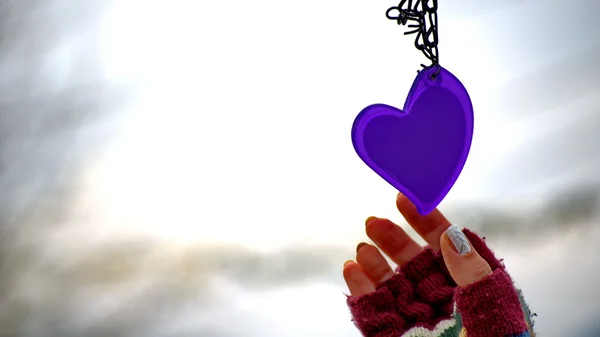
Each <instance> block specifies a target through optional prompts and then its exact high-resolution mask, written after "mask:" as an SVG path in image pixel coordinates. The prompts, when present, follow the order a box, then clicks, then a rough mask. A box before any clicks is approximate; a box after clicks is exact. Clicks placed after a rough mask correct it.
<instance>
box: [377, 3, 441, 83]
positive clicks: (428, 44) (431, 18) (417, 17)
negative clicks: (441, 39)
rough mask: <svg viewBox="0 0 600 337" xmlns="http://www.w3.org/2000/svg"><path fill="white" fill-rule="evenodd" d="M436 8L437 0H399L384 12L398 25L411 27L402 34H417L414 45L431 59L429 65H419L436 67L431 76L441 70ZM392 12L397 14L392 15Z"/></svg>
mask: <svg viewBox="0 0 600 337" xmlns="http://www.w3.org/2000/svg"><path fill="white" fill-rule="evenodd" d="M437 8H438V4H437V0H414V1H413V0H401V1H400V4H398V6H394V7H390V8H389V9H388V10H387V12H386V13H385V15H386V16H387V18H388V19H390V20H395V21H396V22H398V25H403V26H407V27H408V28H411V29H412V30H410V31H408V32H405V33H404V35H410V34H416V35H417V36H416V38H415V47H416V48H417V49H418V50H420V51H421V52H423V54H424V55H425V57H427V58H428V59H429V60H430V61H431V65H429V66H426V65H424V64H421V67H423V68H431V67H437V71H436V72H435V73H434V74H433V75H432V76H433V77H435V76H437V75H438V74H439V73H440V70H441V68H440V65H439V63H440V58H439V52H438V32H437V25H438V23H437ZM393 12H397V13H398V14H397V15H396V16H392V13H393Z"/></svg>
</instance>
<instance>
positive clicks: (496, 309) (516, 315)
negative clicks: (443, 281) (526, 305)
mask: <svg viewBox="0 0 600 337" xmlns="http://www.w3.org/2000/svg"><path fill="white" fill-rule="evenodd" d="M455 298H456V308H457V311H458V312H459V313H460V315H461V319H462V324H463V326H464V327H465V329H466V331H467V333H468V336H469V337H498V336H519V335H520V334H523V333H524V332H526V331H527V330H528V327H527V324H526V323H525V317H524V315H523V309H522V307H521V302H520V301H519V297H518V295H517V292H516V290H515V288H514V286H513V282H512V280H511V279H510V277H509V276H508V275H507V274H506V273H505V272H504V270H503V269H502V268H498V269H496V270H495V271H494V272H493V273H492V274H491V275H490V276H488V277H486V278H484V279H483V280H481V281H479V282H476V283H474V284H471V285H468V286H466V287H462V288H461V287H457V288H456V293H455Z"/></svg>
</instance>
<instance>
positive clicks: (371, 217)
mask: <svg viewBox="0 0 600 337" xmlns="http://www.w3.org/2000/svg"><path fill="white" fill-rule="evenodd" d="M374 219H377V217H376V216H370V217H368V218H367V220H365V226H366V225H368V224H369V221H371V220H374Z"/></svg>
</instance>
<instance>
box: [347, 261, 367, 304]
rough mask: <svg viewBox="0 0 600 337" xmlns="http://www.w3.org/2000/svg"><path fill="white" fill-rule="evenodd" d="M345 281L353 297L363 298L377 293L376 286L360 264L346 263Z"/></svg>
mask: <svg viewBox="0 0 600 337" xmlns="http://www.w3.org/2000/svg"><path fill="white" fill-rule="evenodd" d="M343 275H344V280H345V281H346V285H347V286H348V290H350V295H352V296H362V295H366V294H368V293H370V292H373V291H375V284H374V283H373V281H371V280H370V279H369V277H368V276H367V275H366V274H365V272H364V271H363V270H362V268H361V267H360V266H359V265H358V263H356V262H354V261H346V263H344V269H343Z"/></svg>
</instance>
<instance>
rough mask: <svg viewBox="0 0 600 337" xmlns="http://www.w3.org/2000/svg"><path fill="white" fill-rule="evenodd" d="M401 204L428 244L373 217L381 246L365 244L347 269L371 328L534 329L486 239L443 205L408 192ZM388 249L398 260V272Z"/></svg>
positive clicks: (418, 335) (520, 334)
mask: <svg viewBox="0 0 600 337" xmlns="http://www.w3.org/2000/svg"><path fill="white" fill-rule="evenodd" d="M396 205H397V207H398V210H399V211H400V213H401V214H402V215H403V217H404V218H405V220H406V221H407V222H408V224H409V225H410V226H411V227H412V228H413V229H414V230H415V231H416V232H417V233H418V234H419V235H420V236H421V237H422V238H423V239H424V240H425V242H427V244H428V246H427V247H422V246H420V245H419V244H418V243H417V242H415V241H414V240H413V239H412V238H411V237H410V236H409V235H408V234H407V233H406V232H405V231H404V230H403V229H402V228H401V227H400V226H398V225H396V224H394V223H392V222H391V221H390V220H387V219H380V218H375V217H371V218H369V219H367V221H366V233H367V236H368V237H369V238H370V239H371V240H372V241H373V242H374V243H375V246H373V245H369V244H366V243H361V244H359V245H358V247H357V255H356V262H354V261H348V262H346V263H345V264H344V270H343V275H344V279H345V280H346V284H347V285H348V288H349V290H350V294H351V295H350V296H349V297H348V305H349V307H350V311H351V313H352V316H353V320H354V323H355V325H356V326H357V327H358V329H359V330H360V331H361V332H362V333H363V335H364V336H366V337H391V336H394V337H398V336H405V337H409V336H410V337H428V336H432V337H433V336H445V337H451V336H457V337H458V336H461V337H463V336H464V337H466V336H468V337H507V336H515V337H529V336H531V337H533V336H534V334H533V331H532V330H531V326H532V323H531V319H530V318H531V315H530V312H529V309H528V308H527V306H526V305H525V302H524V301H523V299H522V297H521V294H520V292H519V291H517V290H516V289H515V288H514V286H513V283H512V280H511V279H510V277H509V276H508V274H507V273H506V270H505V268H504V265H503V264H502V263H501V262H500V261H499V260H498V259H496V257H495V256H494V254H493V253H492V251H491V250H490V249H489V248H488V247H487V245H486V244H485V242H484V240H482V239H481V238H479V237H478V236H477V235H476V234H474V233H473V232H471V231H469V230H467V229H465V230H464V231H461V230H460V229H458V227H456V226H452V225H451V223H450V222H449V221H448V220H447V219H446V218H445V217H444V216H443V215H442V213H440V212H439V211H438V210H437V209H436V210H434V211H433V212H431V213H430V214H428V215H427V216H422V215H420V214H418V212H417V209H416V207H415V206H414V205H413V204H412V203H411V202H410V201H409V200H408V199H407V198H406V197H404V196H403V195H401V194H399V195H398V197H397V199H396ZM382 252H383V253H384V254H386V255H387V256H388V257H389V258H390V259H391V260H392V261H393V262H394V263H396V264H397V265H398V266H399V267H398V270H397V271H396V272H394V270H393V269H392V268H391V267H390V265H389V264H388V263H387V261H386V260H385V259H384V257H383V255H382Z"/></svg>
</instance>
